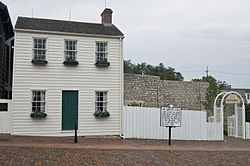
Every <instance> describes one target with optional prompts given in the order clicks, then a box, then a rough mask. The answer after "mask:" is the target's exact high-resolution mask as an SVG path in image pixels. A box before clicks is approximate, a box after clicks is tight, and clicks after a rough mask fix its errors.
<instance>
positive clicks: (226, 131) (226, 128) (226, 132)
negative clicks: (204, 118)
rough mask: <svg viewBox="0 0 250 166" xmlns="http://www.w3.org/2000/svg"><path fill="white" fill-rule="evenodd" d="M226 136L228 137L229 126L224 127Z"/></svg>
mask: <svg viewBox="0 0 250 166" xmlns="http://www.w3.org/2000/svg"><path fill="white" fill-rule="evenodd" d="M224 135H228V127H227V125H224Z"/></svg>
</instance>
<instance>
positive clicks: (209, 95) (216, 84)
mask: <svg viewBox="0 0 250 166" xmlns="http://www.w3.org/2000/svg"><path fill="white" fill-rule="evenodd" d="M192 81H196V82H197V81H202V82H208V83H209V87H208V88H207V92H206V101H204V102H203V104H204V106H205V109H206V110H212V109H213V103H214V100H215V98H216V96H217V95H218V94H219V93H220V92H222V91H223V90H227V89H230V88H231V86H230V85H228V84H227V83H226V82H225V81H223V82H222V81H217V80H216V79H215V78H214V77H212V76H208V77H202V79H193V80H192Z"/></svg>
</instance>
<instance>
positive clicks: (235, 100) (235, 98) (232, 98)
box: [226, 94, 240, 104]
mask: <svg viewBox="0 0 250 166" xmlns="http://www.w3.org/2000/svg"><path fill="white" fill-rule="evenodd" d="M238 103H240V99H239V98H238V96H237V95H235V94H230V95H229V96H228V97H227V99H226V104H238Z"/></svg>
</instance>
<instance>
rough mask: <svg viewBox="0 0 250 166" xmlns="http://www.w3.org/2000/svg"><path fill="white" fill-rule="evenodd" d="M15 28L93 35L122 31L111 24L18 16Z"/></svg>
mask: <svg viewBox="0 0 250 166" xmlns="http://www.w3.org/2000/svg"><path fill="white" fill-rule="evenodd" d="M15 28H16V29H29V30H44V31H53V32H70V33H83V34H94V35H108V36H123V33H122V32H121V31H120V30H119V29H118V28H117V27H116V26H114V25H113V24H112V25H104V24H96V23H84V22H74V21H61V20H51V19H40V18H28V17H18V19H17V22H16V25H15Z"/></svg>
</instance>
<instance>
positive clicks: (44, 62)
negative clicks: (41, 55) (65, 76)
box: [31, 59, 48, 65]
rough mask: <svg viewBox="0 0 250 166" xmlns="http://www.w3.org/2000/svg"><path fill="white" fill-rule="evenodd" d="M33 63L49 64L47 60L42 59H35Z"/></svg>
mask: <svg viewBox="0 0 250 166" xmlns="http://www.w3.org/2000/svg"><path fill="white" fill-rule="evenodd" d="M31 63H33V64H41V65H42V64H47V63H48V61H46V60H41V59H33V60H32V61H31Z"/></svg>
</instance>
